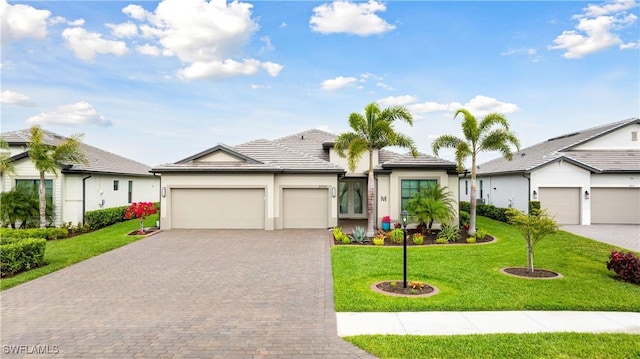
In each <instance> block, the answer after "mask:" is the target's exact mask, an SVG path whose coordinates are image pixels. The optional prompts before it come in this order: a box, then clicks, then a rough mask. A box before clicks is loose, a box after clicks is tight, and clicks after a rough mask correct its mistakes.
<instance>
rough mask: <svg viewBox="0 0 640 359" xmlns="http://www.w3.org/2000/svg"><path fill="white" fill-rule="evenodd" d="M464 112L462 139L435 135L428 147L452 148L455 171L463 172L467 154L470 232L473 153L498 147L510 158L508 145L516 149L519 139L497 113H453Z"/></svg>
mask: <svg viewBox="0 0 640 359" xmlns="http://www.w3.org/2000/svg"><path fill="white" fill-rule="evenodd" d="M459 114H463V115H464V119H463V120H462V133H463V135H464V139H462V138H458V137H456V136H453V135H442V136H440V137H438V138H436V139H435V140H434V141H433V143H432V145H431V147H432V149H433V153H434V154H435V155H436V156H437V155H438V152H440V150H441V149H443V148H452V149H454V150H455V156H456V161H457V162H458V172H460V173H463V172H464V162H465V161H466V160H467V158H469V157H471V193H470V195H471V199H470V203H471V208H470V213H469V214H470V215H471V216H470V220H469V235H470V236H474V235H475V232H476V157H477V155H478V154H479V153H480V152H483V151H499V152H500V153H501V154H502V156H503V157H504V158H506V159H507V160H511V159H512V158H513V154H512V153H511V145H513V146H515V148H516V149H517V150H519V149H520V141H519V140H518V138H517V137H516V135H515V134H514V133H513V132H511V130H510V129H509V122H508V121H507V119H506V118H505V117H504V116H503V115H501V114H499V113H490V114H488V115H486V116H485V117H484V118H483V119H482V120H481V121H478V120H476V118H475V117H474V116H473V115H472V114H471V113H469V111H467V110H465V109H460V110H458V111H456V114H455V116H454V118H455V117H457V116H458V115H459Z"/></svg>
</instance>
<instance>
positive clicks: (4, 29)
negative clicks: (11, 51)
mask: <svg viewBox="0 0 640 359" xmlns="http://www.w3.org/2000/svg"><path fill="white" fill-rule="evenodd" d="M49 16H51V12H50V11H48V10H39V9H36V8H34V7H31V6H29V5H23V4H16V5H10V4H8V3H7V2H6V1H5V0H0V33H1V34H2V43H3V44H4V43H5V42H9V41H11V40H17V39H23V38H27V37H32V38H36V39H44V37H45V36H47V19H48V18H49Z"/></svg>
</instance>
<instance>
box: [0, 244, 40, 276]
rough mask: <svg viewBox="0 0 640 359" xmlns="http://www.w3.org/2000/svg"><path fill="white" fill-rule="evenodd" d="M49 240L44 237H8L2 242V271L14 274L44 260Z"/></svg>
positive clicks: (0, 270) (35, 265)
mask: <svg viewBox="0 0 640 359" xmlns="http://www.w3.org/2000/svg"><path fill="white" fill-rule="evenodd" d="M46 246H47V241H46V240H45V239H44V238H25V239H18V238H7V239H3V240H2V244H0V273H2V276H10V275H14V274H16V273H18V272H22V271H25V270H29V269H31V268H35V267H37V266H39V265H41V264H42V263H43V262H44V251H45V248H46Z"/></svg>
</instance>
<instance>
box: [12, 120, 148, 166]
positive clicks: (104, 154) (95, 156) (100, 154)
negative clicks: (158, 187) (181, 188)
mask: <svg viewBox="0 0 640 359" xmlns="http://www.w3.org/2000/svg"><path fill="white" fill-rule="evenodd" d="M0 137H2V138H3V139H4V140H5V141H6V142H7V143H8V144H9V146H24V145H26V144H27V143H28V142H29V141H30V139H31V130H30V129H24V130H17V131H11V132H5V133H2V134H0ZM67 139H68V138H67V137H64V136H62V135H59V134H57V133H54V132H51V131H46V130H43V142H44V143H46V144H49V145H53V146H55V145H58V144H60V143H62V142H64V141H65V140H67ZM80 147H81V149H82V151H84V153H85V155H86V156H87V160H88V163H87V164H82V163H73V164H66V165H68V166H71V167H68V168H64V169H63V172H65V173H72V172H80V173H109V174H127V175H136V176H142V175H144V176H152V174H151V173H150V172H149V171H150V170H151V167H150V166H147V165H145V164H143V163H140V162H136V161H134V160H130V159H128V158H125V157H122V156H118V155H116V154H114V153H111V152H108V151H104V150H101V149H99V148H96V147H93V146H90V145H87V144H86V143H81V144H80ZM18 156H20V154H18V155H16V156H14V157H18Z"/></svg>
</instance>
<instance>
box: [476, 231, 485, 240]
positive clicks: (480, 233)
mask: <svg viewBox="0 0 640 359" xmlns="http://www.w3.org/2000/svg"><path fill="white" fill-rule="evenodd" d="M486 237H487V231H485V230H483V229H478V230H477V231H476V238H478V239H485V238H486Z"/></svg>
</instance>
